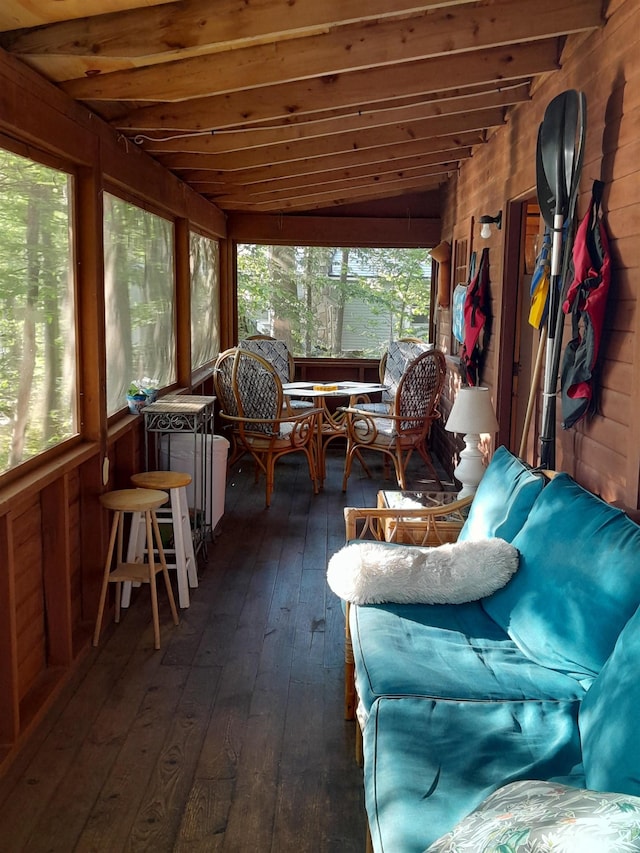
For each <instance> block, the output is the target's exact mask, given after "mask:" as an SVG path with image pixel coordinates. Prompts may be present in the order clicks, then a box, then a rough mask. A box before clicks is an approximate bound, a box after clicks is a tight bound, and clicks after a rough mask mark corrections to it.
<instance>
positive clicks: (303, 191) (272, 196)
mask: <svg viewBox="0 0 640 853" xmlns="http://www.w3.org/2000/svg"><path fill="white" fill-rule="evenodd" d="M457 171H458V164H457V163H455V162H452V163H441V164H439V165H437V166H423V167H416V168H415V169H400V170H395V171H389V172H380V173H378V174H373V175H368V176H367V177H354V178H347V179H342V180H340V181H339V182H336V186H332V182H331V181H324V180H320V179H318V178H316V181H315V182H311V181H310V182H308V183H306V184H301V185H299V186H297V187H279V188H270V189H261V190H258V191H256V189H255V188H246V189H244V190H241V189H237V190H236V191H235V192H233V193H229V192H224V191H222V192H219V193H218V192H216V191H214V190H210V191H209V194H211V193H213V196H212V198H213V200H214V201H215V203H216V204H219V205H220V206H222V207H227V206H228V205H229V204H234V203H236V202H247V203H251V204H254V205H255V204H263V203H266V202H280V201H282V200H286V199H289V200H292V199H295V198H300V197H308V196H309V195H310V194H311V193H317V194H318V195H322V194H325V193H335V192H339V193H342V192H344V191H345V190H348V189H359V188H362V187H369V188H370V187H382V186H385V185H391V184H393V185H395V184H396V183H397V182H398V181H402V180H413V181H415V182H416V183H421V182H422V181H423V179H425V178H430V177H433V176H435V175H444V176H449V175H451V174H452V173H453V172H457Z"/></svg>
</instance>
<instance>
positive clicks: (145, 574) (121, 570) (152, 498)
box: [93, 489, 178, 649]
mask: <svg viewBox="0 0 640 853" xmlns="http://www.w3.org/2000/svg"><path fill="white" fill-rule="evenodd" d="M168 500H169V496H168V495H167V493H166V492H161V491H158V490H157V489H153V490H151V489H120V490H119V491H116V492H106V493H105V494H104V495H101V496H100V503H101V504H102V505H103V506H104V507H106V508H107V509H112V510H113V511H114V513H115V514H114V516H113V524H112V525H111V536H110V538H109V549H108V552H107V559H106V561H105V564H104V575H103V578H102V589H101V591H100V603H99V605H98V616H97V618H96V629H95V632H94V634H93V645H94V646H97V645H98V640H99V639H100V628H101V627H102V616H103V614H104V605H105V601H106V598H107V587H108V585H109V584H110V583H115V584H117V586H116V612H115V620H116V622H119V621H120V596H121V591H122V584H123V583H126V582H135V583H148V584H149V588H150V590H151V612H152V614H153V637H154V646H155V648H156V649H159V648H160V622H159V619H158V593H157V590H156V575H157V573H158V572H162V574H163V576H164V583H165V586H166V588H167V596H168V597H169V606H170V608H171V615H172V617H173V622H174V625H177V624H178V611H177V610H176V603H175V600H174V598H173V590H172V589H171V580H170V578H169V572H168V571H167V563H166V560H165V557H164V551H163V548H162V538H161V536H160V530H159V528H158V519H157V518H156V512H155V511H156V509H157V508H158V507H159V506H162V504H165V503H166V502H167V501H168ZM125 512H131V513H140V514H141V515H142V516H143V517H144V522H145V530H146V540H147V553H148V562H147V563H142V562H140V563H129V562H124V561H123V559H122V558H123V555H124V533H123V528H124V513H125ZM154 535H155V542H156V544H155V548H154V544H153V537H154ZM116 540H117V541H116ZM116 546H117V550H116ZM114 550H116V565H115V568H114V569H113V571H112V570H111V563H112V559H113V552H114ZM156 552H157V554H158V557H159V563H156V561H155V553H156Z"/></svg>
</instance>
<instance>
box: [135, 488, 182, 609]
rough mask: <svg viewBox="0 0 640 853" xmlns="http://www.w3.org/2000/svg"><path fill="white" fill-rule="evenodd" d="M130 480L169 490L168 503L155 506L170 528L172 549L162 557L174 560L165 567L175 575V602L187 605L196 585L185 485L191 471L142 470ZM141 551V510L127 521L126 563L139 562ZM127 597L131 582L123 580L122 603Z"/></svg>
mask: <svg viewBox="0 0 640 853" xmlns="http://www.w3.org/2000/svg"><path fill="white" fill-rule="evenodd" d="M131 482H132V483H133V485H134V486H137V487H138V488H139V489H162V490H163V491H166V492H168V493H169V497H170V498H171V506H170V507H164V508H162V509H158V510H157V512H156V516H157V518H158V522H159V523H160V524H163V525H164V524H170V525H171V527H172V530H173V548H168V547H166V546H165V547H164V555H165V558H168V556H169V555H170V554H171V555H173V556H174V562H169V560H167V567H168V568H169V569H175V570H176V575H177V578H178V601H179V603H180V607H188V606H189V587H192V588H195V587H197V586H198V566H197V564H196V556H195V553H194V550H193V537H192V535H191V522H190V520H189V504H188V501H187V486H188V485H189V483H190V482H191V474H183V473H181V472H179V471H146V472H143V473H141V474H134V475H133V477H131ZM144 553H145V526H144V517H143V515H142V513H138V514H137V515H134V516H133V518H132V521H131V534H130V536H129V548H128V551H127V562H131V563H141V562H142V561H143V559H144ZM130 597H131V584H130V583H126V584H125V585H124V588H123V591H122V606H123V607H128V606H129V600H130Z"/></svg>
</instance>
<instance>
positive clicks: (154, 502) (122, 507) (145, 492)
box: [100, 489, 169, 512]
mask: <svg viewBox="0 0 640 853" xmlns="http://www.w3.org/2000/svg"><path fill="white" fill-rule="evenodd" d="M168 500H169V495H168V494H167V493H166V492H160V491H158V490H157V489H119V490H118V491H115V492H105V493H104V495H100V503H101V504H102V506H106V507H107V509H113V510H117V511H119V512H146V511H147V510H149V509H157V507H159V506H162V504H165V503H166V502H167V501H168Z"/></svg>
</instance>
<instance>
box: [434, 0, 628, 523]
mask: <svg viewBox="0 0 640 853" xmlns="http://www.w3.org/2000/svg"><path fill="white" fill-rule="evenodd" d="M639 39H640V4H638V3H637V2H635V0H612V2H610V3H609V5H608V10H607V23H606V26H605V27H604V28H603V29H601V30H598V31H596V32H594V33H593V34H591V35H589V36H588V37H585V36H583V35H581V36H576V37H571V38H569V39H568V41H567V43H566V45H565V48H564V51H563V54H562V56H561V58H560V61H561V66H562V70H561V71H560V72H559V73H557V74H553V75H550V76H548V77H547V78H546V79H543V80H541V82H540V83H539V85H538V86H537V87H536V89H535V91H534V93H533V97H532V99H531V101H530V102H528V103H526V104H522V105H519V106H517V107H516V108H514V109H513V110H512V112H511V114H510V116H509V120H508V123H507V125H506V126H505V127H504V128H500V129H499V130H498V131H497V132H496V133H495V134H494V135H493V137H492V138H491V139H490V140H489V142H488V144H487V145H485V146H481V147H480V148H479V150H478V151H477V152H475V153H474V156H473V158H471V159H470V160H468V161H466V162H465V163H464V165H463V167H462V169H461V171H460V174H459V176H458V178H457V180H455V181H452V183H451V184H450V185H449V186H448V187H447V192H446V198H445V204H444V208H443V211H442V218H443V232H442V237H443V239H445V240H450V241H451V242H452V245H455V242H456V241H457V240H461V239H465V238H466V236H467V234H468V232H469V229H471V230H472V233H473V240H474V244H475V245H474V247H475V248H480V247H481V246H482V245H487V246H489V248H490V256H491V300H492V313H493V315H494V318H495V320H494V326H493V334H492V338H491V342H490V345H489V352H488V358H487V363H486V369H485V371H484V374H483V376H482V384H484V385H488V386H489V387H490V388H491V389H492V394H493V399H494V401H495V402H498V403H499V402H500V400H505V399H506V400H507V401H508V398H509V395H510V393H511V389H510V387H507V384H506V377H508V378H509V380H510V375H511V365H510V364H509V363H508V360H509V359H510V357H511V354H510V353H509V352H505V351H504V348H503V346H502V344H503V342H504V341H505V340H506V339H507V338H508V337H509V336H508V333H507V328H506V325H505V324H507V323H509V322H512V320H510V318H509V317H508V316H505V312H504V311H503V310H502V309H503V306H504V305H505V304H509V298H508V297H513V293H512V290H511V291H510V289H513V288H514V287H517V284H518V282H517V276H516V277H515V280H513V279H512V280H509V281H505V275H504V268H503V261H504V257H505V256H506V246H507V245H508V240H509V229H510V228H520V227H521V223H520V221H515V222H510V221H509V216H508V211H509V203H510V202H514V201H518V200H520V199H525V198H530V197H535V151H536V137H537V130H538V126H539V124H540V122H541V121H542V119H543V116H544V111H545V108H546V106H547V104H548V103H549V101H550V100H551V99H552V98H553V97H555V95H557V94H558V93H559V92H561V91H564V90H565V89H571V88H575V89H579V90H582V91H584V92H585V94H586V97H587V109H588V121H587V136H586V147H585V158H584V165H583V169H582V176H581V181H580V190H579V198H578V215H579V217H580V218H582V216H584V214H585V212H586V210H587V207H588V203H589V198H590V194H591V188H592V184H593V180H594V179H601V180H603V181H604V182H605V184H606V189H605V193H604V199H603V210H604V212H605V215H606V219H607V224H608V229H609V234H610V237H611V250H612V258H613V284H612V289H611V294H610V299H609V312H608V316H607V321H606V326H605V332H604V337H603V345H602V356H603V366H602V377H601V383H602V394H601V406H600V411H599V412H598V413H597V414H596V415H595V416H594V417H593V418H591V419H590V420H588V421H583V422H581V423H580V424H578V425H577V427H576V428H574V429H570V430H566V431H563V430H561V429H560V427H558V436H559V450H558V454H557V467H558V468H560V469H562V470H565V471H568V472H569V473H570V474H572V475H573V476H575V477H576V479H577V480H579V481H580V482H581V483H583V484H584V485H585V486H587V487H588V488H590V489H592V490H593V491H595V492H597V493H599V494H601V495H602V496H603V497H604V498H605V499H606V500H614V499H617V500H621V501H623V502H625V503H626V504H628V505H630V506H633V507H635V506H637V505H638V498H639V479H640V477H639V475H640V381H639V379H638V373H639V365H640V361H639V358H640V335H639V334H638V331H639V330H638V323H639V321H640V313H639V312H638V308H637V304H638V288H639V287H640V276H639V274H638V273H639V270H638V267H639V266H640V253H639V251H638V246H639V245H640V241H639V239H638V238H639V233H640V197H639V192H638V190H639V188H640V183H639V181H638V176H639V173H640V136H639V135H638V125H639V122H640V85H639V81H640V62H639V60H638V57H639V56H640V45H639V44H638V42H639ZM499 210H502V211H503V217H505V219H506V222H505V225H504V226H503V229H502V231H495V230H494V231H493V233H492V236H491V238H490V239H489V240H488V241H483V240H481V239H480V237H479V224H478V218H479V217H480V216H481V215H482V214H485V213H488V214H491V215H495V214H496V213H497V212H498V211H499ZM474 218H475V222H474ZM511 302H512V303H513V299H511ZM450 322H451V318H450V316H449V312H447V311H443V312H441V314H440V316H439V318H438V323H439V324H440V327H439V328H438V333H437V334H438V338H437V339H438V341H443V342H446V340H447V335H448V327H449V326H450ZM568 332H569V328H568V325H566V326H565V340H566V339H567V338H568ZM503 369H504V370H503ZM558 409H560V407H559V406H558ZM507 411H508V406H507ZM508 436H509V424H508V423H501V433H500V437H499V441H500V443H507V441H508ZM513 449H515V450H517V448H513Z"/></svg>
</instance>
